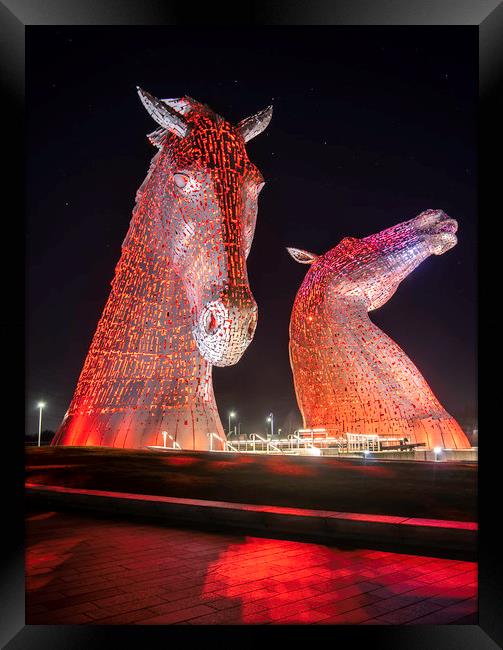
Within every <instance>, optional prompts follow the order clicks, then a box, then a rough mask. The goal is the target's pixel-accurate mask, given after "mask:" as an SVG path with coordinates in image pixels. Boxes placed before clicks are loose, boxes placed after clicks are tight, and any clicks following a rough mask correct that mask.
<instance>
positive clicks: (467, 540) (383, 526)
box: [26, 483, 478, 560]
mask: <svg viewBox="0 0 503 650" xmlns="http://www.w3.org/2000/svg"><path fill="white" fill-rule="evenodd" d="M26 495H27V497H28V498H29V500H31V501H32V502H36V503H38V504H41V503H42V504H45V505H50V506H51V507H54V506H60V507H63V508H65V509H68V508H69V509H78V510H90V511H94V512H103V513H107V514H112V515H119V516H120V515H133V516H135V517H143V518H153V519H157V520H159V519H160V520H163V521H164V522H169V523H170V524H182V525H185V526H190V527H196V528H204V529H211V530H217V531H220V532H223V531H225V532H234V533H239V534H252V535H256V536H259V537H260V536H268V537H285V538H295V539H300V540H303V541H309V542H314V543H323V544H333V543H336V542H345V543H352V544H355V545H357V546H359V547H368V548H378V549H381V550H389V551H393V552H402V553H403V552H409V551H412V552H414V553H418V552H419V553H423V554H424V553H426V554H431V555H434V556H435V557H442V556H443V557H454V558H459V559H469V560H474V559H476V545H477V532H478V525H477V523H475V522H463V521H449V520H439V519H417V518H410V517H409V518H407V517H396V516H389V515H371V514H360V513H350V512H334V511H329V510H307V509H301V508H286V507H279V506H268V505H264V506H257V505H250V504H243V503H230V502H224V501H204V500H200V499H181V498H175V497H160V496H150V495H143V494H126V493H123V492H121V493H119V492H107V491H103V490H87V489H86V490H85V489H75V488H66V487H60V486H45V485H35V484H33V483H27V484H26Z"/></svg>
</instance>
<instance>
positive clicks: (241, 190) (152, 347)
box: [53, 88, 272, 450]
mask: <svg viewBox="0 0 503 650" xmlns="http://www.w3.org/2000/svg"><path fill="white" fill-rule="evenodd" d="M138 93H139V96H140V98H141V100H142V102H143V104H144V106H145V108H146V109H147V111H148V112H149V114H150V115H151V116H152V117H153V119H154V120H155V121H156V122H157V124H158V125H159V128H158V129H157V130H155V131H154V132H153V133H151V134H150V135H149V136H148V137H149V139H150V141H151V143H152V144H154V145H155V146H156V147H157V148H158V149H159V151H158V153H157V154H156V155H155V156H154V158H153V160H152V162H151V165H150V170H149V172H148V175H147V177H146V179H145V181H144V182H143V184H142V185H141V187H140V188H139V190H138V192H137V196H136V205H135V208H134V210H133V216H132V219H131V223H130V226H129V231H128V233H127V235H126V238H125V240H124V242H123V244H122V254H121V257H120V260H119V263H118V265H117V267H116V270H115V277H114V279H113V282H112V289H111V292H110V295H109V298H108V301H107V303H106V306H105V308H104V311H103V314H102V316H101V320H100V321H99V323H98V327H97V330H96V333H95V335H94V338H93V340H92V343H91V347H90V349H89V352H88V354H87V358H86V360H85V363H84V367H83V369H82V372H81V375H80V378H79V380H78V384H77V388H76V390H75V394H74V396H73V400H72V402H71V404H70V407H69V409H68V411H67V413H66V415H65V417H64V420H63V423H62V424H61V426H60V428H59V430H58V432H57V434H56V436H55V438H54V442H53V444H55V445H76V446H83V445H85V446H88V445H98V446H107V447H126V448H142V447H145V446H149V445H162V444H163V436H162V432H163V431H166V432H167V434H168V435H169V438H167V444H168V446H171V445H172V444H173V441H176V444H177V446H179V447H181V448H183V449H203V450H204V449H209V448H210V446H211V445H210V440H209V434H211V433H216V434H217V435H218V436H219V438H220V439H218V438H215V439H214V440H213V444H212V447H213V449H219V448H223V444H224V441H225V434H224V430H223V427H222V424H221V422H220V418H219V415H218V411H217V406H216V403H215V397H214V393H213V385H212V377H211V372H212V371H211V368H212V365H216V366H228V365H232V364H235V363H236V362H237V361H239V359H240V358H241V356H242V355H243V353H244V351H245V350H246V348H247V347H248V345H249V344H250V342H251V340H252V338H253V335H254V332H255V327H256V323H257V305H256V303H255V300H254V298H253V295H252V292H251V289H250V286H249V283H248V275H247V270H246V258H247V256H248V253H249V251H250V247H251V244H252V240H253V235H254V230H255V221H256V216H257V200H258V194H259V192H260V190H261V188H262V186H263V184H264V183H263V178H262V176H261V174H260V172H259V171H258V169H257V168H256V167H255V165H253V164H252V163H251V162H250V160H249V158H248V155H247V152H246V149H245V143H246V142H248V141H249V140H250V139H251V138H254V137H255V136H256V135H258V134H259V133H261V132H262V131H263V130H264V129H265V128H266V127H267V125H268V124H269V122H270V119H271V116H272V107H268V108H267V109H265V110H264V111H261V112H259V113H257V114H256V115H253V116H252V117H249V118H247V119H244V120H242V121H241V122H240V123H239V124H238V125H237V126H233V125H231V124H230V123H229V122H227V121H225V120H224V119H223V118H222V117H220V116H219V115H217V114H216V113H214V112H213V111H212V110H211V109H210V108H209V107H207V106H206V105H203V104H201V103H199V102H197V101H195V100H193V99H192V98H190V97H184V98H182V99H163V100H159V99H157V98H155V97H153V96H152V95H150V94H149V93H147V92H145V91H143V90H141V89H140V88H138Z"/></svg>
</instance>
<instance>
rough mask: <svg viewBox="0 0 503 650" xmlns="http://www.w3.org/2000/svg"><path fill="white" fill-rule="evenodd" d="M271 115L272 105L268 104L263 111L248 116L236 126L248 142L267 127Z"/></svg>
mask: <svg viewBox="0 0 503 650" xmlns="http://www.w3.org/2000/svg"><path fill="white" fill-rule="evenodd" d="M271 117H272V106H268V107H267V108H265V109H264V110H263V111H259V112H258V113H255V115H252V116H251V117H246V118H245V119H244V120H241V122H240V123H239V124H238V125H237V127H236V128H237V130H238V131H239V132H240V133H241V135H242V136H243V138H244V141H245V142H248V140H251V139H252V138H254V137H255V136H256V135H259V133H262V131H264V130H265V129H266V128H267V126H268V125H269V122H270V121H271Z"/></svg>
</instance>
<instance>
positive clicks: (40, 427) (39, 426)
mask: <svg viewBox="0 0 503 650" xmlns="http://www.w3.org/2000/svg"><path fill="white" fill-rule="evenodd" d="M37 406H38V409H39V411H38V446H39V447H40V437H41V435H42V409H43V408H44V406H45V402H39V403H38V404H37Z"/></svg>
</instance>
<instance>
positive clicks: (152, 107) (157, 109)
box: [136, 86, 188, 138]
mask: <svg viewBox="0 0 503 650" xmlns="http://www.w3.org/2000/svg"><path fill="white" fill-rule="evenodd" d="M136 90H137V91H138V95H139V96H140V99H141V102H142V104H143V105H144V106H145V108H146V109H147V112H148V113H149V115H150V116H151V117H152V118H153V119H154V120H155V121H156V122H157V124H159V126H162V128H163V129H166V130H167V131H169V132H170V133H174V134H175V135H177V136H178V137H179V138H183V137H184V136H185V135H187V131H188V126H187V122H186V121H185V119H184V117H183V116H182V115H180V113H177V112H176V111H175V109H173V108H171V106H168V105H167V104H165V103H164V102H163V101H162V100H160V99H157V97H154V96H153V95H151V94H150V93H148V92H147V91H146V90H142V89H141V88H140V87H139V86H136Z"/></svg>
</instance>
